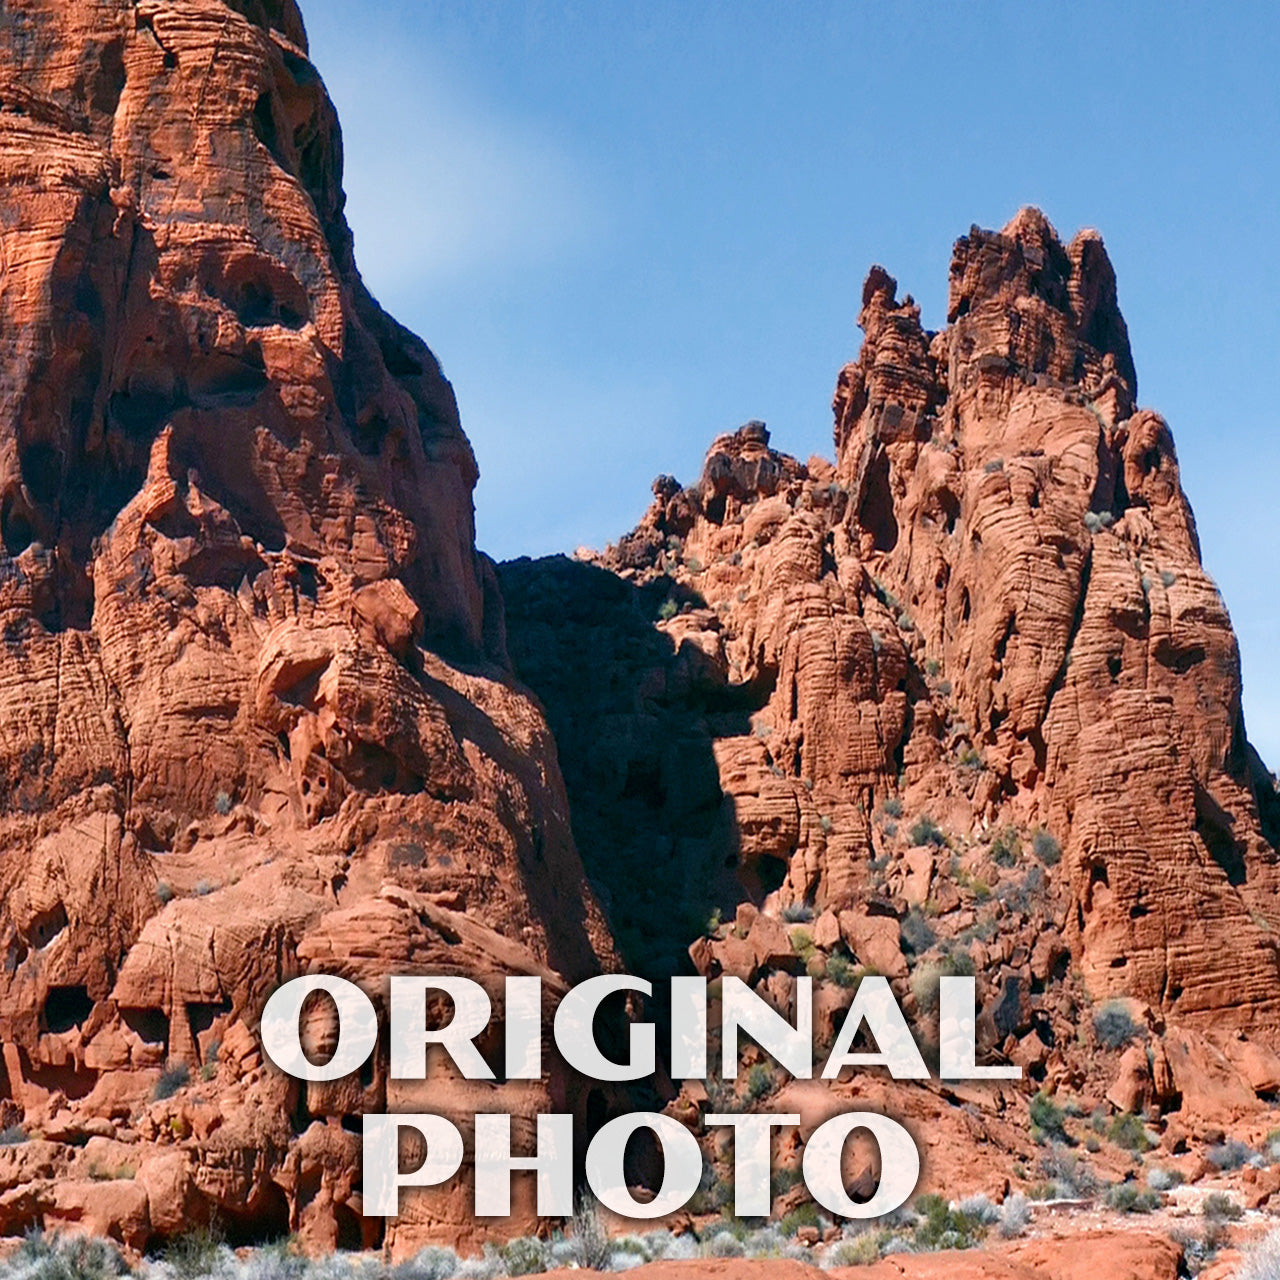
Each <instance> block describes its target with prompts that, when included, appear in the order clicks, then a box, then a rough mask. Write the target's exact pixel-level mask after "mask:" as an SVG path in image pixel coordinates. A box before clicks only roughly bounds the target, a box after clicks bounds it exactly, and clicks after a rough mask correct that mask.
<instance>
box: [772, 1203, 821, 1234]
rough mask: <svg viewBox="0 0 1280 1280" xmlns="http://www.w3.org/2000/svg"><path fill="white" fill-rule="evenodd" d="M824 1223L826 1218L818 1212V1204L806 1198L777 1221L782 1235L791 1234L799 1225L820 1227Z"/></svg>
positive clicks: (798, 1228)
mask: <svg viewBox="0 0 1280 1280" xmlns="http://www.w3.org/2000/svg"><path fill="white" fill-rule="evenodd" d="M826 1225H827V1223H826V1220H825V1219H824V1218H823V1216H822V1214H821V1213H819V1212H818V1206H817V1205H816V1204H814V1203H813V1201H812V1200H806V1201H805V1202H804V1203H803V1204H799V1205H797V1206H796V1207H795V1208H794V1209H792V1210H791V1212H790V1213H788V1214H786V1215H785V1216H784V1217H783V1218H782V1220H781V1221H780V1222H779V1223H778V1230H779V1231H781V1232H782V1234H783V1235H784V1236H793V1235H795V1233H796V1232H797V1231H799V1230H800V1228H801V1227H818V1228H822V1227H824V1226H826Z"/></svg>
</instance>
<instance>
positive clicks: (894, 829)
mask: <svg viewBox="0 0 1280 1280" xmlns="http://www.w3.org/2000/svg"><path fill="white" fill-rule="evenodd" d="M882 830H883V831H884V833H885V835H886V836H888V837H889V839H890V840H892V839H893V837H894V836H896V835H897V834H898V824H897V823H896V822H886V823H885V824H884V827H883V828H882Z"/></svg>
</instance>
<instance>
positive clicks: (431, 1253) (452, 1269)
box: [263, 1244, 461, 1280]
mask: <svg viewBox="0 0 1280 1280" xmlns="http://www.w3.org/2000/svg"><path fill="white" fill-rule="evenodd" d="M301 1261H302V1263H303V1266H302V1270H301V1274H300V1277H299V1280H307V1271H308V1269H309V1265H310V1264H309V1263H308V1261H307V1259H305V1258H303V1259H301ZM460 1265H461V1264H460V1262H459V1260H458V1255H457V1254H456V1253H454V1251H453V1250H452V1249H446V1248H443V1247H442V1246H441V1245H436V1244H431V1245H428V1246H427V1247H426V1248H425V1249H422V1250H419V1252H417V1253H415V1254H414V1255H413V1257H412V1258H409V1259H408V1260H407V1261H405V1262H402V1263H400V1265H399V1266H397V1267H395V1268H393V1269H392V1271H391V1274H390V1276H389V1277H388V1280H452V1278H453V1277H454V1276H455V1275H457V1273H458V1268H459V1266H460ZM263 1280H268V1278H267V1277H263Z"/></svg>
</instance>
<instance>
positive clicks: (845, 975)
mask: <svg viewBox="0 0 1280 1280" xmlns="http://www.w3.org/2000/svg"><path fill="white" fill-rule="evenodd" d="M827 977H828V978H830V979H831V981H832V982H834V983H835V984H836V986H837V987H851V986H853V984H854V983H855V982H856V981H857V980H858V970H857V968H856V967H855V966H854V964H853V962H852V961H851V960H850V959H849V957H848V956H843V955H841V954H840V953H839V952H837V953H836V954H835V955H833V956H828V957H827Z"/></svg>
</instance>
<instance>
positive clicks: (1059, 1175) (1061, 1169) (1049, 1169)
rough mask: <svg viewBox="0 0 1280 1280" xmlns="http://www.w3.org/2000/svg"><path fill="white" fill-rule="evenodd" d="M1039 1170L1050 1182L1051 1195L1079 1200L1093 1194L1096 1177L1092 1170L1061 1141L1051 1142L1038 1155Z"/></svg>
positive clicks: (1096, 1184)
mask: <svg viewBox="0 0 1280 1280" xmlns="http://www.w3.org/2000/svg"><path fill="white" fill-rule="evenodd" d="M1040 1172H1041V1173H1043V1174H1044V1176H1045V1177H1046V1178H1048V1179H1049V1181H1050V1183H1051V1184H1052V1192H1053V1196H1054V1197H1056V1198H1058V1199H1063V1200H1079V1199H1084V1198H1086V1197H1088V1196H1092V1195H1095V1194H1096V1193H1097V1190H1098V1179H1097V1176H1096V1175H1095V1174H1094V1172H1093V1170H1092V1169H1091V1168H1089V1166H1088V1165H1087V1164H1086V1163H1085V1162H1084V1161H1083V1160H1081V1159H1080V1157H1079V1156H1077V1155H1076V1154H1075V1152H1073V1151H1069V1150H1068V1149H1067V1147H1066V1146H1065V1145H1064V1144H1063V1143H1061V1142H1051V1143H1050V1144H1049V1148H1048V1150H1047V1151H1045V1153H1044V1154H1043V1155H1042V1156H1041V1157H1040Z"/></svg>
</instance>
